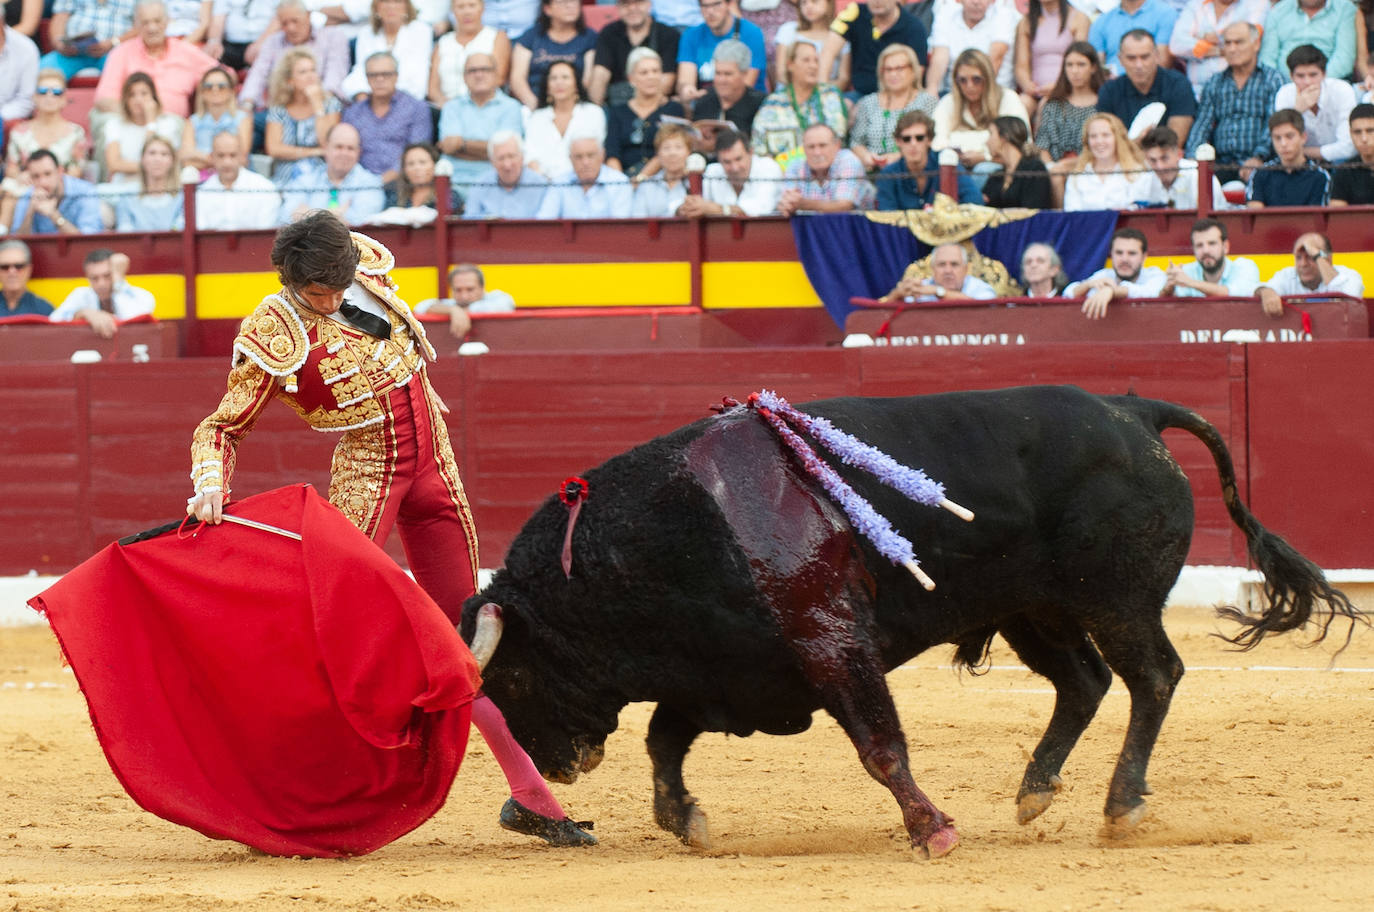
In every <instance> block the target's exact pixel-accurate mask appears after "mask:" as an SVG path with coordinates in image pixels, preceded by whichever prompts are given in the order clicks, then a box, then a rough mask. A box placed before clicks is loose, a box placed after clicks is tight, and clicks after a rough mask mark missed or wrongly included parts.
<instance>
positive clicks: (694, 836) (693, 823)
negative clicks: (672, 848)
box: [678, 805, 711, 850]
mask: <svg viewBox="0 0 1374 912" xmlns="http://www.w3.org/2000/svg"><path fill="white" fill-rule="evenodd" d="M678 838H680V839H681V840H682V841H683V842H684V843H686V844H687V845H689V846H691V847H692V848H694V849H702V850H705V849H709V848H711V834H710V832H709V831H708V830H707V828H706V814H705V812H703V811H702V809H701V808H699V807H697V806H696V805H692V806H691V808H689V809H688V812H687V828H686V830H685V831H684V832H682V833H679V834H678Z"/></svg>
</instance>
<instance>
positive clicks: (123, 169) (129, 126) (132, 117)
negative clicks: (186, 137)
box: [102, 73, 186, 184]
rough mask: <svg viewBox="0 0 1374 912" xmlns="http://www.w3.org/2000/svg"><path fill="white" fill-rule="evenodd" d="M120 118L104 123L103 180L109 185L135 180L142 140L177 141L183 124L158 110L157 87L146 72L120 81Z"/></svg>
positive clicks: (184, 123)
mask: <svg viewBox="0 0 1374 912" xmlns="http://www.w3.org/2000/svg"><path fill="white" fill-rule="evenodd" d="M120 94H121V99H120V116H119V117H118V118H117V119H115V120H111V121H109V122H108V123H106V124H105V134H104V135H105V146H104V148H103V149H102V156H103V158H104V162H105V179H106V180H107V181H109V182H110V183H114V184H121V183H132V182H133V181H135V180H136V179H137V178H138V158H139V155H140V154H141V153H142V152H143V143H144V140H146V139H147V137H149V136H161V137H163V138H164V139H167V140H170V141H171V142H173V143H180V142H181V135H182V131H183V130H185V128H186V121H185V120H184V119H182V118H181V117H179V116H177V115H176V114H172V113H171V112H169V111H164V110H162V102H161V100H160V99H159V98H158V94H157V87H156V86H155V85H154V84H153V80H152V77H150V76H149V75H148V74H147V73H132V74H130V75H129V78H128V79H126V80H124V89H123V91H122V92H121V93H120Z"/></svg>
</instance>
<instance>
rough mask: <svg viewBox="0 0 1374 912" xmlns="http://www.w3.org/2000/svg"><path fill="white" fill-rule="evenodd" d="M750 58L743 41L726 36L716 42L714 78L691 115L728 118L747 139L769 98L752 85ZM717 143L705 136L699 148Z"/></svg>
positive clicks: (699, 150) (707, 118)
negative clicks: (765, 100) (764, 100)
mask: <svg viewBox="0 0 1374 912" xmlns="http://www.w3.org/2000/svg"><path fill="white" fill-rule="evenodd" d="M751 60H752V52H751V51H750V50H749V46H748V45H747V44H745V43H744V42H743V41H736V40H735V39H733V38H727V39H726V40H724V41H722V42H721V43H720V44H718V45H716V50H715V52H714V53H713V54H712V55H711V67H712V73H713V74H714V76H715V78H714V79H713V80H712V81H711V88H709V89H708V90H707V91H706V94H704V95H702V96H701V97H699V98H698V99H697V100H696V101H695V102H694V103H693V104H692V116H693V117H695V118H696V119H697V120H728V121H730V123H732V124H734V125H735V132H737V133H739V134H740V135H741V136H743V137H744V138H745V140H746V141H748V139H749V132H750V130H751V129H753V126H754V118H755V117H757V116H758V113H759V107H760V106H761V105H762V104H763V99H764V98H765V97H767V96H765V95H764V94H763V93H762V92H760V91H759V90H758V89H756V88H754V87H753V86H752V85H750V84H749V81H750V80H749V71H750V69H751V66H752V65H751V63H750V61H751ZM703 132H704V131H703ZM714 146H715V140H714V139H713V138H712V137H711V136H709V135H703V138H702V144H701V145H699V146H698V147H697V151H698V152H709V151H710V150H711V149H713V148H714Z"/></svg>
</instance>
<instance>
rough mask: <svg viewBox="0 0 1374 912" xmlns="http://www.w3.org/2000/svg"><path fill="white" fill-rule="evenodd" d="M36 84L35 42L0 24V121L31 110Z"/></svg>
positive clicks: (13, 118)
mask: <svg viewBox="0 0 1374 912" xmlns="http://www.w3.org/2000/svg"><path fill="white" fill-rule="evenodd" d="M37 84H38V46H37V45H36V44H34V43H33V42H32V41H30V40H29V39H28V36H26V35H25V34H24V33H23V32H17V31H15V30H14V29H12V28H10V27H9V26H8V25H0V121H8V120H22V119H23V118H25V117H28V116H29V115H30V114H32V113H33V89H34V86H35V85H37ZM0 140H3V137H0Z"/></svg>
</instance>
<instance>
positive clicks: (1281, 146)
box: [1245, 108, 1331, 209]
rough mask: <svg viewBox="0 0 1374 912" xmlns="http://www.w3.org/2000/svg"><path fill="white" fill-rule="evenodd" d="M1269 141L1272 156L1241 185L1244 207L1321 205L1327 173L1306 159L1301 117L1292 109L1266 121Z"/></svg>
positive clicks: (1328, 187) (1328, 178)
mask: <svg viewBox="0 0 1374 912" xmlns="http://www.w3.org/2000/svg"><path fill="white" fill-rule="evenodd" d="M1269 141H1270V142H1271V143H1272V144H1273V146H1274V153H1275V155H1274V157H1273V158H1271V159H1269V160H1268V161H1267V162H1265V163H1264V165H1263V167H1259V168H1256V169H1255V171H1254V173H1253V174H1251V175H1250V182H1249V183H1248V184H1246V185H1245V204H1246V205H1247V206H1249V207H1250V208H1252V209H1263V208H1264V207H1266V206H1325V205H1326V199H1327V196H1328V195H1329V194H1330V192H1331V172H1329V171H1327V170H1326V169H1325V168H1323V167H1321V166H1320V165H1318V164H1317V163H1316V162H1314V161H1312V159H1310V158H1308V157H1307V153H1306V151H1305V147H1306V145H1307V133H1306V131H1304V130H1303V124H1302V115H1301V114H1299V113H1298V112H1297V111H1294V110H1293V109H1292V108H1285V109H1284V110H1282V111H1275V112H1274V114H1273V116H1271V117H1270V118H1269Z"/></svg>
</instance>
